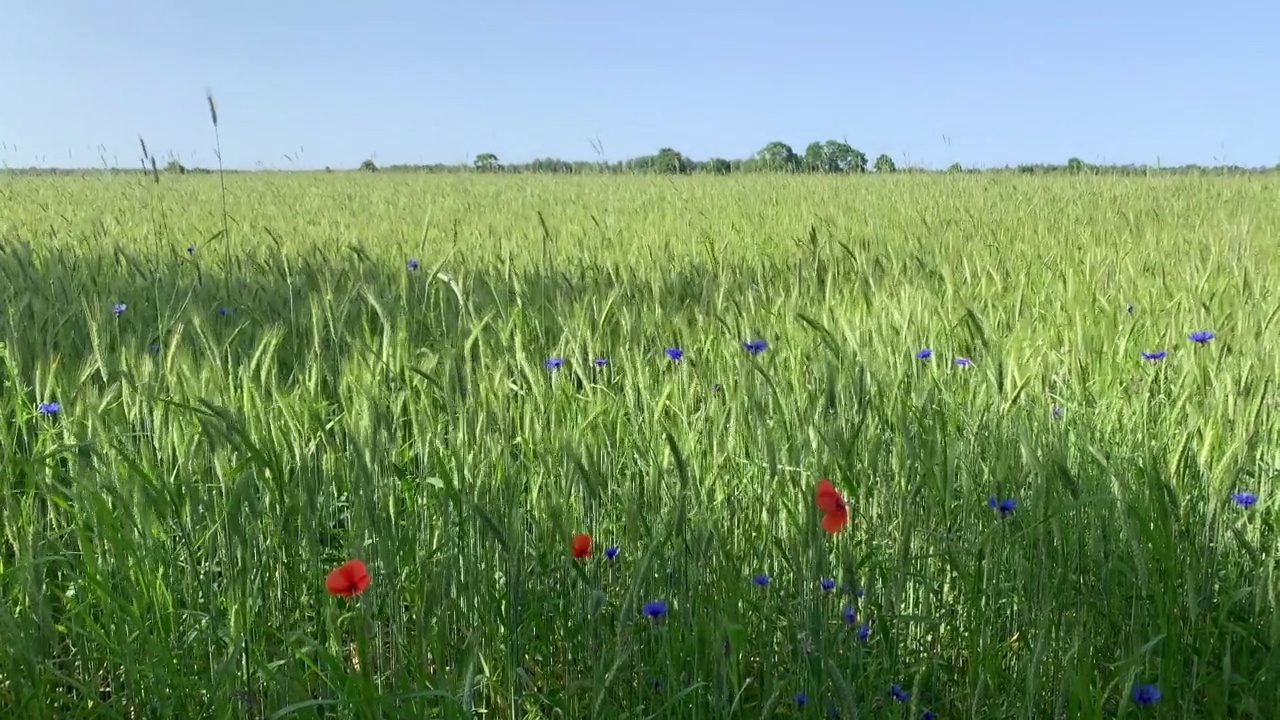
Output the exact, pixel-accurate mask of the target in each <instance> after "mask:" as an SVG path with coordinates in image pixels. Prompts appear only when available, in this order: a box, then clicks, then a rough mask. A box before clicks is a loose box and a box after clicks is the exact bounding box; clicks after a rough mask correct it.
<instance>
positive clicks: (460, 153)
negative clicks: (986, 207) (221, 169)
mask: <svg viewBox="0 0 1280 720" xmlns="http://www.w3.org/2000/svg"><path fill="white" fill-rule="evenodd" d="M1277 29H1280V3H1276V2H1266V1H1265V0H1223V1H1219V2H1213V3H1209V2H1203V1H1202V0H1182V2H1179V0H1173V2H1172V3H1169V2H1159V3H1157V2H1154V1H1153V0H1130V1H1129V2H1125V1H1124V0H1119V1H1109V2H1103V1H1102V0H1079V1H1076V2H1070V3H1067V2H1058V3H1047V2H1041V3H1036V2H1025V1H1015V0H969V1H968V2H953V1H945V2H944V1H943V0H914V1H911V0H908V1H902V2H886V3H846V2H838V1H837V0H799V1H797V2H788V3H783V2H764V1H763V0H737V1H735V2H727V1H726V0H704V1H702V2H697V1H695V0H684V1H683V2H674V1H673V0H650V1H649V2H642V3H609V2H593V3H587V2H581V1H580V0H556V1H552V0H545V1H544V2H536V1H531V0H475V1H474V2H438V3H431V2H409V1H408V0H366V1H365V2H350V3H348V2H344V3H338V2H333V1H332V0H312V1H310V2H302V1H301V0H256V1H250V0H211V1H209V2H182V1H181V0H120V2H115V3H91V2H89V1H88V0H32V1H29V2H20V1H15V2H11V3H9V4H8V7H6V8H5V10H4V11H3V14H2V19H0V98H3V106H4V109H3V111H0V143H3V148H0V163H4V164H7V165H10V166H26V165H33V164H35V165H54V166H63V167H66V166H71V165H101V163H102V161H101V159H100V157H105V158H106V160H107V162H108V163H111V164H115V163H119V164H124V165H136V163H137V161H138V157H139V155H140V152H139V150H138V144H137V136H138V135H139V134H141V135H142V136H144V137H145V138H146V140H147V143H148V145H149V146H150V149H151V151H152V154H154V155H156V156H157V158H158V159H159V160H161V161H162V162H163V160H164V159H165V158H166V157H167V156H168V155H169V154H170V153H173V154H174V155H176V156H178V157H179V158H180V159H181V160H182V161H183V162H186V163H188V164H197V165H211V164H213V162H214V156H213V132H212V128H211V126H210V123H209V117H208V111H207V108H206V106H205V101H204V91H205V89H206V88H209V89H211V90H212V91H213V93H214V96H215V98H216V99H217V102H218V108H219V114H220V118H219V119H220V122H221V126H220V130H221V133H222V147H223V156H224V159H225V161H226V162H227V164H228V165H230V166H234V167H241V168H251V167H255V166H265V167H275V168H290V167H299V168H311V167H324V166H326V165H331V166H334V167H351V166H355V165H357V164H359V162H360V161H361V160H362V159H364V158H366V157H370V156H373V157H375V158H376V159H377V161H378V162H379V163H380V164H390V163H397V162H414V163H417V162H465V161H467V160H468V159H469V158H471V157H473V156H475V155H476V154H479V153H481V152H493V153H495V154H497V155H498V157H499V158H500V159H501V160H503V161H504V162H519V161H525V160H529V159H532V158H534V157H546V156H550V157H562V158H566V159H592V158H596V157H597V153H596V150H595V149H593V147H592V143H593V141H594V140H597V139H598V140H599V142H600V143H601V145H602V147H603V151H604V156H605V157H607V158H608V159H611V160H619V159H624V158H627V157H631V156H635V155H640V154H646V153H651V152H654V151H656V150H657V149H658V148H659V147H663V146H670V147H674V148H676V149H678V150H680V151H681V152H683V153H685V154H686V155H689V156H691V157H695V158H706V157H710V156H725V157H744V156H747V155H749V154H751V153H753V152H755V151H756V150H758V149H759V148H760V147H762V146H763V145H765V144H766V143H768V142H770V141H772V140H782V141H785V142H788V143H790V144H791V145H792V146H794V147H795V148H796V149H797V150H798V151H799V150H802V149H803V147H804V145H806V144H807V143H808V142H809V141H811V140H814V139H827V138H845V139H847V140H848V141H849V142H850V143H851V144H852V145H854V147H857V148H859V149H861V150H862V151H864V152H866V153H867V154H869V155H871V156H873V157H874V156H875V155H876V154H879V153H881V152H885V153H889V154H890V155H892V156H893V157H894V158H895V159H896V160H897V161H898V162H899V164H904V163H910V164H919V165H926V166H933V167H943V166H946V165H949V164H950V163H952V162H960V163H963V164H965V165H975V166H976V165H1003V164H1006V163H1008V164H1016V163H1020V162H1062V161H1065V160H1066V159H1067V158H1068V157H1071V156H1073V155H1074V156H1079V157H1081V158H1083V159H1085V160H1086V161H1090V162H1151V163H1154V162H1156V161H1157V160H1159V161H1161V162H1162V163H1164V164H1166V165H1167V164H1181V163H1189V162H1197V163H1213V162H1220V161H1224V160H1225V161H1226V162H1231V163H1237V164H1243V165H1274V164H1277V163H1280V129H1278V128H1280V124H1278V123H1277V114H1278V113H1277V110H1280V93H1277V92H1276V89H1277V87H1278V85H1277V83H1278V82H1280V81H1278V80H1277V72H1280V40H1277V35H1276V32H1277ZM286 156H288V157H287V158H286Z"/></svg>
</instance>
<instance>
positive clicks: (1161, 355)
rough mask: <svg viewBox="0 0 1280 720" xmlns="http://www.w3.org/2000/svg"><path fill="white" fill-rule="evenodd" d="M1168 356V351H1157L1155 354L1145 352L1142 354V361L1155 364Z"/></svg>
mask: <svg viewBox="0 0 1280 720" xmlns="http://www.w3.org/2000/svg"><path fill="white" fill-rule="evenodd" d="M1168 354H1169V353H1168V351H1166V350H1156V351H1155V352H1144V353H1142V359H1143V360H1150V361H1152V362H1155V361H1156V360H1163V359H1164V356H1165V355H1168Z"/></svg>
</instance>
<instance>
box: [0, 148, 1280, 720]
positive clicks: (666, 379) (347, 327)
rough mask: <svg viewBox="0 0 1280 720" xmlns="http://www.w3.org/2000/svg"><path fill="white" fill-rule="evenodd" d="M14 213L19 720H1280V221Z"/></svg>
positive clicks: (201, 201)
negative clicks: (1279, 712)
mask: <svg viewBox="0 0 1280 720" xmlns="http://www.w3.org/2000/svg"><path fill="white" fill-rule="evenodd" d="M0 207H3V208H4V211H3V213H0V275H3V286H2V289H0V308H2V309H3V311H2V313H0V325H2V326H3V340H4V344H3V348H2V349H0V406H2V408H3V412H2V413H0V462H2V463H3V467H2V468H0V477H3V481H2V482H3V485H2V487H3V490H4V493H3V495H0V532H2V535H0V538H2V539H0V637H2V638H4V642H5V645H6V650H7V652H6V653H4V654H2V655H0V708H3V709H4V710H6V711H8V712H7V715H8V716H12V717H24V718H130V719H133V718H286V717H288V718H315V717H325V718H393V717H406V718H410V717H412V718H463V717H466V718H474V717H489V718H523V719H525V720H542V719H544V718H546V719H550V718H565V719H568V720H576V719H578V718H600V719H602V720H605V719H608V720H615V719H622V720H626V719H630V718H637V719H638V718H703V719H718V718H744V719H749V720H754V719H756V718H763V717H779V718H786V717H813V718H826V717H841V718H858V717H862V718H882V717H887V718H939V719H941V718H947V719H954V718H971V719H973V720H988V719H990V718H1051V717H1052V718H1113V717H1162V718H1227V717H1231V718H1270V717H1274V713H1275V712H1276V709H1277V708H1280V611H1278V610H1277V604H1278V603H1280V577H1278V575H1277V571H1278V569H1280V567H1278V565H1280V561H1278V560H1277V557H1278V553H1280V540H1278V539H1277V537H1278V536H1277V522H1278V521H1280V503H1277V501H1276V500H1275V498H1274V490H1275V488H1276V472H1277V469H1280V443H1278V441H1280V421H1278V420H1280V419H1278V418H1277V414H1276V413H1275V412H1274V410H1275V408H1276V402H1277V399H1278V398H1280V394H1278V391H1277V387H1276V381H1277V378H1278V373H1280V360H1278V359H1277V358H1278V357H1280V355H1278V351H1280V341H1278V340H1277V315H1278V314H1280V297H1278V296H1277V293H1276V292H1275V287H1276V279H1277V278H1278V277H1280V244H1278V243H1277V240H1278V239H1280V180H1277V179H1274V178H1270V177H1235V178H1232V177H1219V178H1205V177H1173V178H1161V177H1153V178H1096V177H1021V176H1013V175H998V174H990V175H981V174H977V175H962V176H954V175H951V176H942V175H916V176H907V175H902V176H897V177H856V178H831V177H827V178H823V177H803V176H797V177H783V176H779V177H771V176H744V177H733V178H712V177H699V178H693V177H690V178H670V179H663V178H646V177H625V176H623V177H609V178H587V177H539V176H483V175H449V176H443V175H439V176H432V175H412V174H395V173H377V174H374V173H333V174H322V173H317V174H301V173H299V174H283V173H281V174H268V173H255V174H229V175H227V176H226V177H225V188H224V187H223V185H222V183H221V181H220V178H219V177H218V176H216V175H214V176H194V175H192V176H172V177H170V176H165V177H163V178H161V182H160V183H158V184H156V183H153V182H151V181H150V179H147V180H144V179H143V178H142V177H141V176H122V175H116V176H108V175H103V174H97V175H86V176H83V177H25V178H15V177H0ZM759 341H764V342H759ZM962 361H963V362H962ZM821 478H828V479H830V480H831V482H832V483H833V485H834V486H835V488H836V489H837V490H838V491H839V493H840V494H842V495H843V497H844V499H845V503H846V505H847V510H848V522H847V524H845V525H844V526H843V527H842V528H840V529H839V531H838V532H835V533H830V532H827V531H825V530H824V529H823V527H821V525H820V520H821V519H822V516H821V513H820V511H819V508H818V506H817V504H816V502H815V488H816V484H817V482H818V481H819V479H821ZM578 534H588V535H589V536H590V540H591V552H590V554H589V555H585V556H583V557H574V554H575V553H574V552H573V549H574V548H573V546H574V543H575V540H574V538H575V535H578ZM579 542H580V541H579ZM578 549H579V550H581V548H578ZM577 554H579V555H582V554H583V553H581V552H579V553H577ZM351 559H359V560H361V561H362V562H363V563H364V565H365V567H366V568H367V575H368V583H367V587H362V588H361V589H362V592H359V593H358V594H354V595H352V596H351V597H345V596H343V595H341V594H338V595H335V594H332V593H331V592H326V576H327V575H328V574H329V573H330V571H332V570H334V569H335V568H337V567H339V566H340V565H342V564H343V563H344V562H346V561H348V560H351ZM330 589H332V588H330Z"/></svg>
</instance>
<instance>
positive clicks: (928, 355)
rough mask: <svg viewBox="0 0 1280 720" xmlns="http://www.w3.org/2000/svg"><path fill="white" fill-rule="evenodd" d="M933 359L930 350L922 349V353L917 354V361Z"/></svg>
mask: <svg viewBox="0 0 1280 720" xmlns="http://www.w3.org/2000/svg"><path fill="white" fill-rule="evenodd" d="M931 357H933V351H932V350H930V349H929V348H920V352H918V353H916V359H917V360H928V359H929V358H931Z"/></svg>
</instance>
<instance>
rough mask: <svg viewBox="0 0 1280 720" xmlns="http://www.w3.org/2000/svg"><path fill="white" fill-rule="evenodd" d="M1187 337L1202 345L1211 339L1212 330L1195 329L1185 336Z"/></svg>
mask: <svg viewBox="0 0 1280 720" xmlns="http://www.w3.org/2000/svg"><path fill="white" fill-rule="evenodd" d="M1187 339H1188V340H1190V341H1191V342H1194V343H1199V344H1201V345H1203V344H1205V343H1207V342H1209V341H1210V340H1212V339H1213V331H1212V330H1197V331H1195V332H1193V333H1191V334H1190V335H1188V336H1187Z"/></svg>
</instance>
